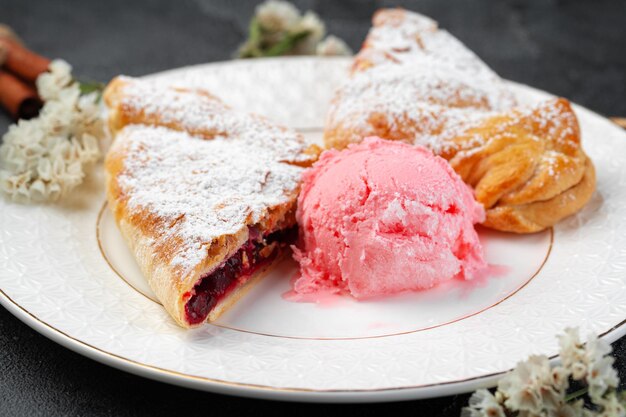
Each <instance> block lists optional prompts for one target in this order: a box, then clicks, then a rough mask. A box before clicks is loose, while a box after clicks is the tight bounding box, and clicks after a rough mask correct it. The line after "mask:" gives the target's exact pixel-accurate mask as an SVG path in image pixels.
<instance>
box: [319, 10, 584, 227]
mask: <svg viewBox="0 0 626 417" xmlns="http://www.w3.org/2000/svg"><path fill="white" fill-rule="evenodd" d="M368 136H378V137H382V138H385V139H389V140H401V141H404V142H408V143H413V144H417V145H423V146H426V147H427V148H429V149H430V150H432V151H433V152H434V153H435V154H437V155H440V156H442V157H444V158H445V159H447V160H448V161H449V162H450V163H451V165H452V167H453V168H454V169H455V170H456V171H457V172H458V173H459V174H460V175H461V177H462V178H463V180H464V181H465V182H466V183H468V184H469V185H471V186H472V187H474V189H475V196H476V199H477V200H478V201H479V202H480V203H482V204H483V206H484V207H485V209H486V213H487V217H486V221H485V223H484V225H485V226H488V227H491V228H494V229H497V230H502V231H509V232H517V233H531V232H537V231H540V230H543V229H545V228H547V227H550V226H552V225H554V224H555V223H556V222H558V221H559V220H561V219H562V218H564V217H566V216H568V215H570V214H573V213H575V212H576V211H578V210H580V209H581V208H582V207H583V206H584V205H585V204H586V203H587V201H588V200H589V199H590V198H591V195H592V194H593V191H594V189H595V174H594V168H593V164H592V163H591V161H590V160H589V158H588V157H587V156H586V155H585V154H584V152H583V150H582V147H581V144H580V129H579V127H578V122H577V119H576V116H575V114H574V112H573V110H572V108H571V106H570V104H569V102H568V101H567V100H565V99H554V100H548V101H546V102H544V103H540V104H538V105H535V106H532V107H521V106H518V104H517V103H516V100H515V98H514V96H513V94H512V93H511V92H510V91H509V89H508V88H507V86H506V84H504V82H503V81H502V80H501V79H500V78H499V77H498V76H497V75H496V74H495V73H494V72H493V71H492V70H491V69H489V68H488V67H487V65H485V64H484V63H483V62H482V61H481V60H480V59H479V58H478V57H477V56H476V55H475V54H474V53H472V52H471V51H470V50H468V49H467V48H466V47H465V46H464V45H463V44H462V43H460V42H459V41H458V40H457V39H455V38H454V37H453V36H451V35H450V34H449V33H447V32H446V31H444V30H441V29H439V28H438V26H437V23H436V22H435V21H433V20H431V19H429V18H427V17H424V16H421V15H419V14H416V13H411V12H407V11H405V10H402V9H384V10H380V11H378V12H377V13H376V14H375V15H374V18H373V27H372V29H371V30H370V32H369V34H368V36H367V38H366V40H365V43H364V44H363V48H362V49H361V51H360V52H359V53H358V54H357V56H356V57H355V59H354V62H353V65H352V69H351V71H350V76H349V79H348V81H347V82H346V83H345V84H344V85H343V86H342V87H340V88H339V89H338V91H337V92H336V95H335V97H334V99H333V102H332V104H331V108H330V111H329V115H328V119H327V124H326V129H325V132H324V143H325V146H326V147H327V148H339V149H342V148H345V147H346V146H348V145H349V144H351V143H355V142H359V141H361V140H362V139H363V138H365V137H368Z"/></svg>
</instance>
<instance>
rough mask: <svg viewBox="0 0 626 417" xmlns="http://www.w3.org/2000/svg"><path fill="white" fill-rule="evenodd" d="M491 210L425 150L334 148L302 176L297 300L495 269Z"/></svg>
mask: <svg viewBox="0 0 626 417" xmlns="http://www.w3.org/2000/svg"><path fill="white" fill-rule="evenodd" d="M484 216H485V213H484V210H483V208H482V206H481V205H480V204H478V203H476V201H475V200H474V197H473V196H472V191H471V189H470V188H469V187H468V186H466V185H465V184H464V183H463V182H462V180H461V179H460V178H459V176H458V175H457V174H456V173H455V172H454V171H453V170H452V168H451V167H450V166H449V165H448V163H447V162H446V161H445V160H444V159H442V158H439V157H436V156H434V155H433V154H432V153H431V152H430V151H428V150H427V149H425V148H422V147H414V146H410V145H406V144H403V143H399V142H392V141H385V140H382V139H379V138H368V139H366V140H364V141H363V142H362V143H360V144H358V145H351V146H350V147H349V148H348V149H346V150H344V151H341V152H339V151H336V150H331V151H326V152H325V153H323V154H322V156H321V158H320V160H319V161H318V162H316V163H315V165H314V166H313V167H312V168H310V169H309V170H307V171H306V173H305V174H304V176H303V186H302V192H301V194H300V197H299V199H298V211H297V219H298V222H299V225H300V232H301V238H300V242H299V245H298V248H296V250H295V258H296V260H297V261H298V262H299V263H300V271H301V276H300V277H299V278H298V279H297V280H295V282H294V284H293V289H294V292H295V293H296V294H300V295H303V296H305V295H306V294H311V293H313V294H316V293H317V294H328V293H349V294H351V295H353V296H354V297H356V298H368V297H374V296H380V295H385V294H392V293H397V292H401V291H406V290H417V289H425V288H430V287H432V286H434V285H437V284H438V283H440V282H443V281H446V280H449V279H451V278H453V277H455V276H459V277H462V278H464V279H472V278H473V277H474V276H476V275H477V274H479V273H481V272H482V271H483V270H484V269H485V268H486V263H485V261H484V258H483V251H482V247H481V244H480V242H479V240H478V236H477V234H476V231H475V229H474V224H475V223H478V222H481V221H483V220H484Z"/></svg>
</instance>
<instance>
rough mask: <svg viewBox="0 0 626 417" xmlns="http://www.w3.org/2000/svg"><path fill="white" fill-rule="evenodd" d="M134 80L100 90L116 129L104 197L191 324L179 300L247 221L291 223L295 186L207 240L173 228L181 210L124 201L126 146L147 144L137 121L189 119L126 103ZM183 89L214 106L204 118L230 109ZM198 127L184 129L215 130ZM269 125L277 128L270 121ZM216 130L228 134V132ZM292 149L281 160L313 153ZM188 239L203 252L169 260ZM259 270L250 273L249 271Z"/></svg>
mask: <svg viewBox="0 0 626 417" xmlns="http://www.w3.org/2000/svg"><path fill="white" fill-rule="evenodd" d="M134 82H138V81H134V80H132V79H127V78H118V79H116V80H114V81H113V82H112V83H111V84H110V85H109V87H108V88H107V90H106V92H105V101H106V103H107V105H108V106H109V117H110V119H109V121H110V124H111V127H112V131H113V132H115V134H116V137H115V141H114V143H113V145H112V147H111V149H110V150H109V152H108V154H107V156H106V159H105V170H106V193H107V200H108V202H109V207H110V209H111V210H112V212H113V214H114V217H115V220H116V222H117V224H118V226H119V228H120V231H121V232H122V235H123V236H124V238H125V240H126V242H127V243H128V245H129V247H130V248H131V251H132V252H133V254H134V256H135V258H136V260H137V262H138V264H139V266H140V268H141V271H142V273H143V274H144V276H145V277H146V279H147V280H148V283H149V284H150V286H151V287H152V289H153V290H154V292H155V294H156V295H157V297H158V298H159V300H160V301H161V302H162V304H163V306H164V307H165V308H166V310H167V311H168V312H169V313H170V315H171V316H172V317H173V318H174V319H175V320H176V322H177V323H178V324H179V325H181V326H182V327H193V326H192V325H191V324H190V323H189V322H188V321H187V320H186V313H185V304H186V303H187V301H188V300H189V299H190V298H191V297H192V295H193V291H194V286H195V285H196V284H197V283H198V281H199V280H200V278H202V277H203V276H205V275H207V274H209V273H210V272H211V271H213V270H214V269H215V268H216V267H218V266H219V265H220V264H222V263H223V262H224V261H225V260H226V259H227V258H229V257H230V256H232V255H233V254H234V253H235V252H236V251H237V250H239V248H240V247H241V246H242V245H243V244H244V243H245V242H246V241H247V240H248V239H249V227H255V228H256V229H258V230H259V231H260V232H262V233H263V232H265V231H272V230H278V229H282V228H287V227H291V226H293V225H295V203H296V197H297V194H298V187H295V188H293V187H291V188H286V189H284V190H283V192H282V193H283V194H282V197H281V200H282V201H283V202H282V203H276V204H271V205H269V206H267V208H266V210H264V211H263V214H262V216H261V217H260V218H259V219H256V220H255V219H253V218H252V213H250V214H248V217H247V218H246V219H244V220H243V221H242V222H241V223H240V224H238V225H237V230H236V231H235V232H230V233H227V234H222V235H219V236H216V237H215V238H213V239H211V240H210V241H203V242H197V241H193V242H190V241H188V240H187V239H185V238H184V236H183V235H181V234H180V233H179V232H178V226H180V224H179V223H180V222H183V221H185V213H184V212H182V213H181V214H180V215H179V216H174V217H171V216H164V215H162V214H160V213H159V212H155V211H154V210H152V209H150V208H147V207H144V206H142V205H137V204H136V203H135V204H131V203H130V202H129V200H130V199H131V198H132V197H133V195H132V193H133V192H134V191H133V189H129V188H128V185H125V184H126V183H124V182H123V179H124V178H127V177H129V176H130V177H133V176H135V175H136V174H135V173H134V172H132V170H131V169H130V168H129V166H128V165H127V164H128V163H129V162H131V163H133V164H135V165H136V164H137V163H138V162H137V158H136V157H135V156H133V155H137V149H135V150H134V151H132V149H131V148H132V147H133V146H135V148H136V147H137V146H147V145H144V144H143V143H140V142H138V141H137V140H136V138H135V137H134V136H133V135H135V134H136V132H137V130H138V129H139V130H141V129H153V128H152V127H145V128H142V127H141V126H161V127H165V128H167V129H171V130H176V131H184V132H187V130H188V128H189V125H190V123H188V121H187V120H182V119H177V118H176V117H173V116H172V115H168V114H162V115H161V116H159V115H158V112H153V111H146V109H145V108H142V107H141V106H138V105H136V104H134V103H131V104H133V105H129V104H128V103H129V101H128V100H125V95H126V94H128V93H127V92H126V91H125V88H126V87H128V85H129V83H134ZM176 91H179V90H176ZM157 94H158V92H157ZM184 94H185V95H186V96H185V97H184V100H191V101H193V100H195V99H198V100H202V103H203V104H204V105H205V108H206V100H207V99H208V100H210V101H211V102H212V104H211V107H210V108H211V109H213V110H215V112H210V114H207V115H206V117H207V118H208V117H213V118H215V117H220V112H222V113H221V114H224V113H228V112H233V111H232V110H231V109H230V108H228V107H226V106H225V105H223V104H222V103H221V102H220V101H219V100H218V99H216V98H215V97H212V96H211V95H210V94H208V93H205V92H201V93H198V94H196V93H195V92H194V91H188V90H186V91H185V92H184ZM140 104H141V103H140ZM207 113H209V112H207ZM255 120H258V119H255ZM136 125H137V126H136ZM265 125H268V126H271V125H270V124H269V122H267V121H266V120H265V119H263V120H262V121H261V124H260V126H261V128H262V127H263V126H265ZM201 128H202V126H200V125H198V126H197V128H194V129H189V130H191V132H188V133H192V132H193V134H194V135H196V136H199V137H202V138H204V139H210V138H212V137H214V136H215V134H216V133H215V131H214V130H210V129H208V130H202V129H201ZM273 128H274V129H277V128H276V127H273ZM278 129H279V131H281V132H282V131H283V130H280V129H282V128H278ZM274 131H275V130H274ZM284 131H286V130H284ZM155 132H156V133H159V132H160V131H159V130H150V133H151V134H154V133H155ZM218 133H219V134H220V135H222V134H223V133H224V134H225V135H228V134H230V133H232V132H218ZM290 134H291V133H290ZM293 135H295V134H293ZM233 140H236V138H234V139H233ZM138 143H139V145H138ZM150 146H153V145H150ZM294 146H295V145H294ZM296 148H297V147H296ZM297 149H300V152H301V153H300V154H297V153H294V154H287V155H286V156H287V157H288V160H287V161H285V162H287V163H290V164H294V165H308V164H310V163H311V162H312V161H313V160H314V158H316V157H317V153H315V152H314V151H311V150H310V148H306V146H301V147H300V148H297ZM132 152H135V154H133V153H132ZM139 155H141V153H140V154H139ZM192 156H193V155H192ZM181 163H182V164H184V163H185V162H184V161H181ZM276 163H278V161H276ZM233 169H234V167H233ZM198 175H209V176H210V175H211V170H207V173H206V174H203V173H199V174H198ZM198 179H202V177H198ZM129 192H130V193H131V194H130V195H129ZM189 192H191V193H193V190H181V193H189ZM183 197H184V196H183ZM224 204H227V203H224ZM222 208H223V209H228V207H217V206H216V207H215V209H216V210H220V209H222ZM190 245H192V246H197V245H201V248H202V249H201V250H202V251H203V253H204V255H203V258H202V259H201V260H200V261H199V262H196V263H192V264H190V266H191V267H190V268H186V267H184V266H181V265H180V264H177V263H176V262H175V260H176V258H177V257H178V256H180V253H181V252H184V251H185V250H186V249H188V248H189V246H190ZM267 269H268V267H265V268H263V270H267ZM259 274H260V272H259ZM259 274H255V276H257V275H259ZM242 293H243V290H239V289H237V290H236V291H235V293H234V294H232V295H230V296H227V297H226V298H225V299H224V300H222V302H220V303H219V309H218V310H216V311H215V312H212V313H211V315H210V319H215V318H216V317H217V316H218V315H219V313H221V312H222V311H224V310H225V307H226V306H227V305H230V304H228V303H232V302H234V301H232V300H235V299H236V298H237V297H239V296H240V294H242ZM237 294H239V295H237ZM229 300H230V301H229Z"/></svg>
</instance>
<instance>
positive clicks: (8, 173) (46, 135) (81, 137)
mask: <svg viewBox="0 0 626 417" xmlns="http://www.w3.org/2000/svg"><path fill="white" fill-rule="evenodd" d="M37 88H38V93H39V95H40V96H41V97H42V98H44V99H45V100H46V101H45V103H44V106H43V108H42V109H41V111H40V113H39V116H38V117H36V118H34V119H31V120H20V121H18V123H17V124H15V125H12V126H10V127H9V130H8V132H7V133H6V134H5V135H4V137H3V143H2V145H1V146H0V190H1V191H3V192H4V193H6V194H7V195H9V196H10V197H11V198H12V199H13V200H14V201H20V202H30V201H34V202H42V201H56V200H58V199H59V198H61V197H62V196H64V195H65V194H67V193H68V192H69V191H70V190H72V189H73V188H75V187H76V186H78V185H79V184H80V183H81V182H82V181H83V178H84V177H85V168H86V166H87V165H88V164H91V163H93V162H95V161H97V160H98V158H99V157H100V148H99V139H100V138H102V137H103V136H104V132H105V128H104V122H103V120H102V118H101V116H100V107H99V104H98V103H97V101H98V100H97V95H95V94H92V95H87V96H81V94H80V87H79V85H78V83H77V82H75V81H74V80H73V78H72V75H71V67H70V66H69V64H67V63H66V62H64V61H53V62H52V64H51V65H50V69H49V72H46V73H44V74H42V75H40V76H39V78H38V79H37Z"/></svg>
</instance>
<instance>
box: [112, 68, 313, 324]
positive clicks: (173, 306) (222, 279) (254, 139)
mask: <svg viewBox="0 0 626 417" xmlns="http://www.w3.org/2000/svg"><path fill="white" fill-rule="evenodd" d="M104 98H105V102H106V105H107V107H108V110H109V124H110V126H111V130H112V131H113V132H114V134H115V141H114V143H113V145H112V147H111V149H110V151H109V153H108V155H107V157H106V161H105V165H106V174H107V178H106V189H107V199H108V203H109V206H110V208H111V210H112V212H113V214H114V216H115V219H116V221H117V224H118V226H119V229H120V230H121V232H122V234H123V236H124V238H125V239H126V241H127V243H128V245H129V246H130V248H131V250H132V251H133V253H134V255H135V258H136V259H137V262H138V264H139V266H140V267H141V270H142V272H143V274H144V276H145V277H146V278H147V280H148V282H149V284H150V286H151V287H152V289H153V290H154V292H155V293H156V295H157V297H158V298H159V300H160V301H161V302H162V303H163V306H164V307H165V308H166V310H167V311H168V312H169V313H170V315H171V316H172V317H173V318H174V319H175V320H176V322H177V323H178V324H180V325H181V326H183V327H193V326H197V325H199V324H201V323H203V322H204V321H206V320H207V319H208V320H209V321H210V320H214V319H215V318H217V317H218V316H219V315H220V314H221V313H222V312H223V311H224V310H225V309H226V308H227V307H228V306H229V305H231V304H232V303H234V302H235V301H236V300H237V299H238V298H239V297H240V296H241V295H242V294H243V292H244V291H245V289H246V288H248V287H249V286H250V284H251V283H252V282H254V281H255V280H256V279H257V278H258V277H260V276H261V275H263V273H264V272H265V271H267V270H268V268H269V267H270V266H271V265H272V263H273V262H274V261H275V260H276V259H277V258H278V257H279V255H280V253H281V250H282V249H284V247H286V246H287V245H288V244H289V243H291V242H292V241H293V240H294V238H295V234H296V233H297V232H296V230H297V228H296V223H295V217H294V211H295V203H296V197H297V194H298V191H299V187H300V175H301V173H302V171H303V169H304V167H306V166H309V165H310V164H311V163H312V162H313V161H314V160H315V159H316V158H317V152H316V150H315V149H313V148H310V147H309V146H308V145H307V144H306V143H305V142H304V140H303V138H302V137H301V136H300V135H299V134H297V133H295V132H293V131H291V130H289V129H286V128H283V127H279V126H276V125H274V124H272V123H270V122H269V121H267V120H266V119H264V118H262V117H260V116H256V115H250V114H245V113H239V112H236V111H234V110H232V109H231V108H229V107H228V106H226V105H225V104H224V103H222V102H221V101H220V100H219V99H217V98H215V97H214V96H212V95H211V94H209V93H207V92H205V91H201V90H188V89H177V88H171V87H164V86H160V85H158V84H157V83H156V82H150V81H140V80H135V79H131V78H125V77H118V78H117V79H115V80H114V81H112V82H111V84H109V86H108V87H107V89H106V91H105V95H104Z"/></svg>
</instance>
